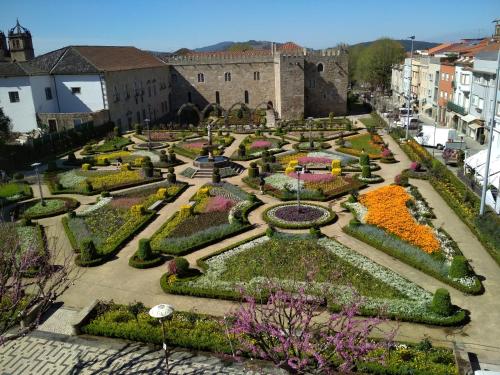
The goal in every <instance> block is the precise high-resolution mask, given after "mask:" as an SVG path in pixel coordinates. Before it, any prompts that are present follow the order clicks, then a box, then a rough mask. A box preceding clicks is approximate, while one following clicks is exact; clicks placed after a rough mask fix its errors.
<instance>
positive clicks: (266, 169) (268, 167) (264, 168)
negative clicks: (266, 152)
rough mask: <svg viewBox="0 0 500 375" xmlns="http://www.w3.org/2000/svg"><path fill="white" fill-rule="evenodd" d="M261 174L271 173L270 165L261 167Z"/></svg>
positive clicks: (266, 164)
mask: <svg viewBox="0 0 500 375" xmlns="http://www.w3.org/2000/svg"><path fill="white" fill-rule="evenodd" d="M262 172H271V164H269V163H265V164H264V165H263V166H262Z"/></svg>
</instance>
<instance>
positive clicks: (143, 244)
mask: <svg viewBox="0 0 500 375" xmlns="http://www.w3.org/2000/svg"><path fill="white" fill-rule="evenodd" d="M152 257H153V251H152V250H151V245H150V240H149V239H147V238H141V239H140V240H139V249H138V250H137V258H139V260H141V261H145V260H150V259H151V258H152Z"/></svg>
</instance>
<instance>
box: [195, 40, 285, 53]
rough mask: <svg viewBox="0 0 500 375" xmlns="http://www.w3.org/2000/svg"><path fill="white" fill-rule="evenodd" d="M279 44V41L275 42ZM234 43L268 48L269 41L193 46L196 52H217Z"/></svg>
mask: <svg viewBox="0 0 500 375" xmlns="http://www.w3.org/2000/svg"><path fill="white" fill-rule="evenodd" d="M277 44H278V45H279V43H277ZM234 45H249V46H251V47H252V48H253V49H270V48H271V42H269V41H267V40H248V41H246V42H229V41H227V42H220V43H216V44H212V45H211V46H206V47H201V48H195V49H194V51H196V52H218V51H228V50H230V49H231V47H233V46H234Z"/></svg>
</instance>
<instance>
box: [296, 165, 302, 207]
mask: <svg viewBox="0 0 500 375" xmlns="http://www.w3.org/2000/svg"><path fill="white" fill-rule="evenodd" d="M295 172H296V173H297V212H299V213H300V174H301V173H304V167H303V166H301V165H297V166H296V167H295Z"/></svg>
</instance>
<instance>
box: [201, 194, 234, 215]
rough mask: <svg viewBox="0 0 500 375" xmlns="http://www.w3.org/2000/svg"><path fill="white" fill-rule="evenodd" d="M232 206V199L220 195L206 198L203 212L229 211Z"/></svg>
mask: <svg viewBox="0 0 500 375" xmlns="http://www.w3.org/2000/svg"><path fill="white" fill-rule="evenodd" d="M233 206H234V201H232V200H231V199H227V198H224V197H221V196H215V197H210V198H208V202H207V205H206V206H205V212H224V211H229V210H230V209H231V207H233Z"/></svg>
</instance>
